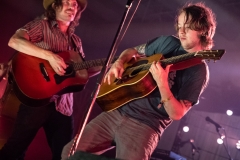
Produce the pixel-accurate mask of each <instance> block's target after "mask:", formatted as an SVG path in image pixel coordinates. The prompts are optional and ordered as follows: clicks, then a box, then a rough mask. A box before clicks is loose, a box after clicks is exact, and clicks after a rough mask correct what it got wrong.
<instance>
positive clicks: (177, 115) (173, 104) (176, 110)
mask: <svg viewBox="0 0 240 160" xmlns="http://www.w3.org/2000/svg"><path fill="white" fill-rule="evenodd" d="M158 88H159V91H160V95H161V103H162V104H163V106H164V108H165V110H166V112H167V113H168V115H169V117H170V118H171V119H173V120H179V119H181V118H182V117H183V116H184V115H185V114H186V113H187V111H188V110H186V107H185V105H184V104H183V102H182V101H179V100H177V99H176V98H175V97H174V96H173V94H172V92H171V90H170V88H169V86H168V85H167V86H165V87H163V86H158Z"/></svg>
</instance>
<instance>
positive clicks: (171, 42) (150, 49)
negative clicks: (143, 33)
mask: <svg viewBox="0 0 240 160" xmlns="http://www.w3.org/2000/svg"><path fill="white" fill-rule="evenodd" d="M180 46H181V43H180V41H179V39H178V38H176V37H174V36H160V37H156V38H154V39H152V40H150V41H148V42H147V45H146V48H145V53H146V56H151V55H153V54H157V53H160V54H163V55H166V54H169V53H171V52H173V51H174V50H175V49H176V48H179V47H180Z"/></svg>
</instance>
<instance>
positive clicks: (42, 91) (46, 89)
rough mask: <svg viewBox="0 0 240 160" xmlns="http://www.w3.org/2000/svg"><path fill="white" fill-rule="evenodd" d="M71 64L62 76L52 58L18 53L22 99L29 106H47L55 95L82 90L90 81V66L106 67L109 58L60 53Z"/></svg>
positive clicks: (15, 64) (17, 85)
mask: <svg viewBox="0 0 240 160" xmlns="http://www.w3.org/2000/svg"><path fill="white" fill-rule="evenodd" d="M58 55H59V56H61V57H62V58H63V59H64V61H65V62H66V63H67V64H68V67H67V69H66V73H65V75H63V76H59V75H58V74H56V73H55V71H54V70H53V69H52V67H51V65H50V64H49V62H48V61H46V60H44V59H41V58H37V57H34V56H30V55H27V54H24V53H21V52H19V53H17V54H16V55H15V56H14V57H13V59H12V72H11V73H12V74H11V79H12V81H13V90H14V92H15V94H16V96H17V97H18V99H19V100H20V101H21V102H22V103H23V104H25V105H27V106H36V107H40V106H44V105H47V104H49V103H50V99H51V98H52V97H53V96H54V95H61V94H64V93H69V92H77V91H81V90H82V89H83V88H84V86H85V84H86V83H87V82H88V78H89V77H88V73H87V69H88V68H91V67H96V66H103V65H104V63H105V60H106V59H104V58H103V59H96V60H90V61H83V60H82V59H81V57H80V56H79V54H78V53H76V52H74V51H65V52H61V53H58Z"/></svg>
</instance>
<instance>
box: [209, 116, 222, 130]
mask: <svg viewBox="0 0 240 160" xmlns="http://www.w3.org/2000/svg"><path fill="white" fill-rule="evenodd" d="M206 121H208V122H210V123H212V124H214V125H215V127H216V130H217V132H219V128H222V127H221V126H220V125H219V124H218V123H216V122H215V121H213V120H212V119H211V118H209V117H206Z"/></svg>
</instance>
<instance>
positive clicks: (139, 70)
mask: <svg viewBox="0 0 240 160" xmlns="http://www.w3.org/2000/svg"><path fill="white" fill-rule="evenodd" d="M141 71H142V68H139V69H136V70H134V71H133V72H132V73H131V74H130V77H133V76H136V75H137V74H138V73H139V72H141Z"/></svg>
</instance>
